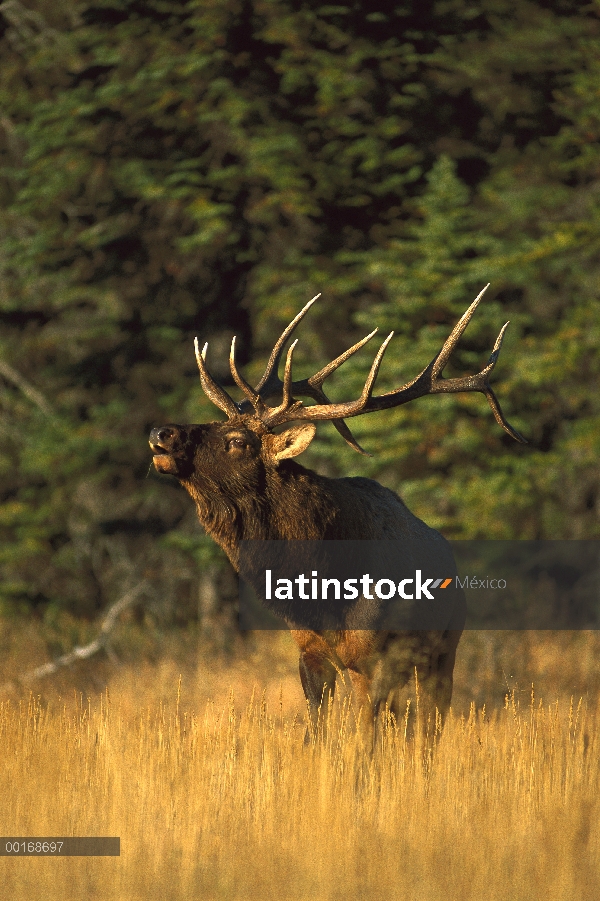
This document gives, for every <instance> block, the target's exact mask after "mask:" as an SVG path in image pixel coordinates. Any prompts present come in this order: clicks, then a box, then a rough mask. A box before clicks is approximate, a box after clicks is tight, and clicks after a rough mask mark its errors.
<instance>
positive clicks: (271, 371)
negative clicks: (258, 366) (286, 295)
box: [254, 293, 321, 397]
mask: <svg viewBox="0 0 600 901" xmlns="http://www.w3.org/2000/svg"><path fill="white" fill-rule="evenodd" d="M320 296H321V294H320V293H319V294H315V296H314V297H313V298H312V299H311V300H309V301H308V303H307V304H305V305H304V306H303V307H302V309H301V310H300V312H299V313H298V315H297V316H295V317H294V318H293V319H292V321H291V322H290V324H289V325H288V326H287V328H286V329H284V331H283V332H282V333H281V335H280V337H279V339H278V341H277V343H276V344H275V346H274V348H273V350H272V351H271V356H270V357H269V362H268V363H267V368H266V369H265V371H264V374H263V377H262V378H261V380H260V382H259V383H258V385H257V386H256V388H255V389H254V390H255V391H256V392H257V394H260V395H262V396H263V397H268V396H269V394H274V393H275V391H279V390H280V389H281V387H282V382H281V379H280V378H279V375H278V370H279V363H280V362H281V355H282V353H283V348H284V347H285V343H286V341H287V340H288V338H289V337H290V336H291V335H292V334H293V333H294V331H295V330H296V327H297V326H298V325H299V324H300V322H301V321H302V319H304V317H305V316H306V314H307V313H308V311H309V310H310V308H311V307H312V305H313V304H314V303H315V301H317V300H318V299H319V297H320Z"/></svg>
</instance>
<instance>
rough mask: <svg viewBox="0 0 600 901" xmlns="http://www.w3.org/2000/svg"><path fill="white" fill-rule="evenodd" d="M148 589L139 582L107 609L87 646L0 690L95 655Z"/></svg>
mask: <svg viewBox="0 0 600 901" xmlns="http://www.w3.org/2000/svg"><path fill="white" fill-rule="evenodd" d="M148 588H149V585H148V583H147V582H145V581H143V582H140V583H139V584H138V585H136V586H135V587H134V588H132V589H131V590H130V591H128V592H127V594H124V595H123V597H122V598H121V599H120V600H118V601H116V602H115V603H114V604H113V605H112V606H111V607H109V608H108V610H107V612H106V615H105V617H104V619H103V620H102V621H101V623H100V631H99V634H98V636H97V637H96V638H94V640H93V641H90V643H89V644H86V645H83V646H81V647H74V648H73V650H72V651H69V653H68V654H62V656H60V657H57V658H56V659H55V660H52V661H51V662H50V663H44V664H42V666H38V667H36V669H34V670H30V671H29V672H28V673H23V675H21V676H15V678H14V679H12V680H11V682H6V683H5V684H4V685H2V686H0V690H2V691H5V690H7V689H9V688H11V687H13V686H14V683H15V682H16V683H20V684H22V685H27V684H29V683H30V682H34V681H35V680H36V679H43V678H44V676H51V675H53V674H54V673H56V672H57V671H58V670H59V669H61V668H62V667H65V666H71V664H73V663H75V662H76V661H77V660H87V659H88V658H89V657H93V655H94V654H97V653H98V651H101V650H102V649H103V648H105V647H106V645H107V642H108V639H109V637H110V634H111V632H112V631H113V629H114V628H115V626H116V624H117V620H118V618H119V616H120V615H121V613H123V611H124V610H127V608H128V607H131V606H132V605H133V604H135V602H136V601H137V600H138V598H139V596H140V595H141V594H143V593H144V592H145V591H147V590H148Z"/></svg>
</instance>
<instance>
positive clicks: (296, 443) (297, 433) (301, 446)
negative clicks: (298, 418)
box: [263, 422, 317, 463]
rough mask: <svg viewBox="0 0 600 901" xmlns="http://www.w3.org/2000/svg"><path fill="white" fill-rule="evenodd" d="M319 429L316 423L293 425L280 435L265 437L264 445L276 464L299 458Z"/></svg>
mask: <svg viewBox="0 0 600 901" xmlns="http://www.w3.org/2000/svg"><path fill="white" fill-rule="evenodd" d="M316 431H317V427H316V425H315V424H314V422H303V423H301V424H300V425H293V426H292V427H291V428H290V429H286V430H285V432H280V434H279V435H272V434H269V435H265V436H264V438H263V445H265V444H266V446H267V451H268V454H269V456H270V458H271V460H273V462H274V463H279V461H280V460H287V459H288V458H289V457H297V456H298V454H301V453H302V451H305V450H306V448H307V447H308V445H309V444H310V442H311V441H312V440H313V438H314V437H315V432H316Z"/></svg>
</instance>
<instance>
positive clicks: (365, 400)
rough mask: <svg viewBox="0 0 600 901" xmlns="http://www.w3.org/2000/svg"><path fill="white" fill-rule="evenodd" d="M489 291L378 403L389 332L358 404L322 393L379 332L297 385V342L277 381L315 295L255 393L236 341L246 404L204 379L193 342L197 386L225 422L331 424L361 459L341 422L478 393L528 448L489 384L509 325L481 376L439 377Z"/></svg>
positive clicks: (273, 357)
mask: <svg viewBox="0 0 600 901" xmlns="http://www.w3.org/2000/svg"><path fill="white" fill-rule="evenodd" d="M488 287H489V285H486V286H485V288H484V289H483V291H481V292H480V294H479V295H478V296H477V297H476V298H475V300H474V301H473V303H472V304H471V306H470V307H469V309H468V310H467V311H466V313H464V314H463V316H462V317H461V318H460V320H459V322H458V323H457V324H456V326H455V327H454V328H453V330H452V332H451V334H450V336H449V337H448V338H447V340H446V341H445V343H444V345H443V347H442V349H441V350H440V352H439V353H438V354H437V356H436V357H434V359H433V360H432V361H431V363H430V364H429V366H426V367H425V369H424V370H423V371H422V372H421V373H419V375H418V376H417V377H416V378H414V379H413V380H412V381H411V382H408V383H407V384H406V385H403V386H402V387H401V388H397V389H396V390H395V391H389V392H388V393H387V394H381V395H379V396H378V397H373V396H372V392H373V385H374V383H375V379H376V378H377V373H378V372H379V367H380V365H381V360H382V358H383V355H384V353H385V350H386V348H387V346H388V344H389V343H390V341H391V339H392V336H393V334H394V333H393V332H391V333H390V334H389V335H388V337H387V338H386V339H385V341H384V342H383V344H382V345H381V347H380V348H379V351H378V353H377V355H376V357H375V359H374V361H373V364H372V366H371V369H370V371H369V374H368V376H367V380H366V382H365V385H364V388H363V390H362V393H361V395H360V397H359V398H358V399H357V400H355V401H348V402H346V403H338V404H332V403H330V401H329V399H328V398H327V396H326V395H325V393H324V391H323V388H322V385H323V382H324V381H325V379H326V378H327V377H328V376H330V375H331V374H332V373H333V372H335V370H336V369H337V368H338V367H339V366H341V365H342V363H344V362H345V361H346V360H347V359H348V358H349V357H351V356H352V355H353V354H354V353H356V351H357V350H360V348H361V347H363V345H365V344H366V343H367V341H370V340H371V338H372V337H373V336H374V335H375V334H376V332H377V329H375V330H374V331H373V332H371V334H369V335H367V336H366V337H365V338H363V339H362V340H361V341H358V342H357V343H356V344H354V345H353V346H352V347H350V348H349V349H348V350H347V351H345V352H344V353H343V354H340V356H339V357H336V359H335V360H333V361H332V362H331V363H328V365H327V366H325V367H324V368H323V369H321V370H320V371H319V372H317V373H315V375H312V376H311V377H310V378H308V379H302V380H300V381H296V382H294V381H293V380H292V356H293V352H294V348H295V346H296V343H297V342H296V341H294V342H293V344H292V345H291V346H290V348H289V350H288V353H287V357H286V362H285V372H284V378H283V381H281V379H280V378H279V375H278V369H279V363H280V361H281V357H282V354H283V348H284V345H285V343H286V341H287V339H288V338H289V337H290V335H291V334H292V332H293V331H294V329H295V328H296V326H297V325H298V323H299V322H300V321H301V319H302V318H303V317H304V315H305V314H306V313H307V311H308V310H309V309H310V307H311V306H312V304H313V303H314V302H315V301H316V300H317V298H318V297H320V295H319V294H317V296H316V297H313V298H312V300H310V301H309V302H308V303H307V304H306V306H305V307H304V308H303V309H302V310H301V311H300V312H299V313H298V315H297V316H296V317H295V318H294V319H293V320H292V322H291V323H290V324H289V325H288V327H287V328H286V329H285V331H284V332H283V333H282V335H281V337H280V338H279V340H278V341H277V343H276V344H275V347H274V348H273V350H272V352H271V356H270V357H269V362H268V363H267V368H266V370H265V372H264V375H263V377H262V378H261V380H260V382H259V383H258V385H257V386H256V388H252V387H251V386H250V385H249V384H248V382H247V381H246V380H245V379H244V377H243V376H242V375H241V374H240V373H239V371H238V369H237V366H236V362H235V338H234V339H233V341H232V344H231V356H230V365H231V373H232V375H233V378H234V381H235V383H236V384H237V385H238V387H239V388H241V390H242V391H243V392H244V394H245V395H246V398H247V400H246V401H242V402H241V403H240V404H236V403H235V402H234V401H233V400H232V399H231V398H230V397H229V395H228V394H226V392H225V391H224V390H223V389H222V388H220V387H219V386H218V385H217V384H216V382H215V381H214V380H213V379H212V378H211V376H210V375H209V374H208V370H207V369H206V364H205V362H204V355H205V352H206V347H205V348H204V351H203V354H202V355H200V354H199V353H198V344H197V339H196V358H197V360H198V367H199V368H200V380H201V382H202V387H203V389H204V391H205V393H206V394H207V395H208V397H209V398H210V399H211V400H212V401H213V403H215V404H216V405H217V406H218V407H220V409H221V410H223V411H224V412H225V413H227V415H228V416H229V417H231V416H234V415H240V413H243V412H247V411H249V410H250V409H254V412H255V413H256V416H257V417H258V418H260V419H261V420H262V422H263V423H264V424H265V426H267V428H274V427H275V426H277V425H281V424H282V423H285V422H292V421H296V422H297V421H301V420H303V421H307V420H309V421H310V420H312V421H329V422H333V424H334V425H335V427H336V428H337V430H338V431H339V432H340V434H341V435H342V436H343V437H344V439H345V440H346V441H347V442H348V444H350V446H351V447H353V448H354V449H355V450H357V451H359V452H360V453H365V451H363V449H362V448H361V447H360V445H359V444H358V443H357V442H356V440H355V439H354V437H353V436H352V434H351V432H350V430H349V429H348V427H347V426H346V424H345V423H344V422H342V420H343V419H347V418H350V417H352V416H360V415H362V414H363V413H371V412H373V411H375V410H386V409H388V408H390V407H398V406H401V405H402V404H406V403H408V402H409V401H411V400H415V399H416V398H417V397H424V396H426V395H428V394H455V393H459V392H461V393H462V392H468V391H480V392H481V393H482V394H485V396H486V398H487V400H488V403H489V405H490V407H491V409H492V413H493V414H494V417H495V419H496V422H497V423H498V424H499V425H501V426H502V428H503V429H504V431H505V432H508V434H509V435H510V436H511V437H512V438H514V439H515V440H516V441H519V442H520V443H523V444H525V443H527V442H526V439H525V438H523V436H522V435H521V434H520V433H519V432H517V430H516V429H514V428H513V427H512V426H511V425H510V424H509V423H508V422H507V420H506V419H505V417H504V415H503V413H502V410H501V408H500V404H499V403H498V400H497V398H496V396H495V394H494V392H493V391H492V388H491V386H490V384H489V375H490V373H491V372H492V370H493V369H494V366H495V365H496V361H497V360H498V355H499V353H500V348H501V347H502V340H503V338H504V333H505V331H506V328H507V326H508V322H507V323H506V324H505V325H504V326H503V327H502V329H501V331H500V334H499V335H498V337H497V339H496V343H495V344H494V349H493V350H492V353H491V356H490V359H489V362H488V365H487V366H486V367H485V368H484V369H482V370H481V372H479V373H478V374H477V375H468V376H464V377H463V378H454V379H444V378H442V371H443V369H444V367H445V365H446V363H447V362H448V359H449V358H450V355H451V353H452V351H453V350H454V348H455V347H456V345H457V343H458V340H459V338H460V336H461V335H462V333H463V332H464V330H465V329H466V327H467V325H468V324H469V322H470V321H471V317H472V316H473V313H474V312H475V310H476V309H477V306H478V304H479V302H480V300H481V298H482V297H483V295H484V293H485V291H486V290H487V288H488ZM279 392H281V395H282V401H281V403H280V404H279V405H278V406H276V407H269V406H267V404H266V402H265V401H266V398H268V397H270V396H272V395H274V394H276V393H277V394H279ZM294 395H301V396H303V397H310V398H312V399H314V400H315V401H317V403H316V404H314V405H313V406H310V407H304V406H303V405H302V402H301V401H299V400H296V399H295V397H294Z"/></svg>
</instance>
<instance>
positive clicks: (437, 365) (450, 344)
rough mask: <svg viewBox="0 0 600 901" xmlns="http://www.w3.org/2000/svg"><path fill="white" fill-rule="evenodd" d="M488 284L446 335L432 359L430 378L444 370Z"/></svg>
mask: <svg viewBox="0 0 600 901" xmlns="http://www.w3.org/2000/svg"><path fill="white" fill-rule="evenodd" d="M489 286H490V283H489V282H488V283H487V285H486V286H485V288H483V290H482V291H480V292H479V294H478V295H477V297H476V298H475V300H474V301H473V303H472V304H471V306H470V307H469V309H468V310H467V311H466V313H463V315H462V316H461V317H460V319H459V320H458V322H457V323H456V325H455V326H454V328H453V329H452V331H451V333H450V334H449V335H448V337H447V338H446V340H445V341H444V346H443V347H442V349H441V350H440V352H439V354H438V355H437V357H436V358H435V361H434V367H433V369H432V371H431V377H432V379H436V378H437V377H438V376H439V375H441V374H442V372H443V370H444V366H445V365H446V363H447V362H448V360H449V359H450V355H451V354H452V351H453V350H454V348H455V347H456V345H457V344H458V340H459V338H460V337H461V335H462V333H463V332H464V330H465V329H466V327H467V326H468V324H469V322H470V321H471V318H472V316H473V313H474V312H475V310H476V309H477V307H478V306H479V301H480V300H481V298H482V297H483V295H484V294H485V292H486V291H487V289H488V288H489ZM494 349H495V348H494Z"/></svg>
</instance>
